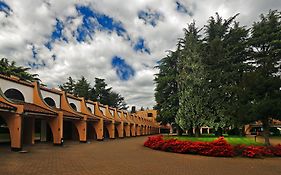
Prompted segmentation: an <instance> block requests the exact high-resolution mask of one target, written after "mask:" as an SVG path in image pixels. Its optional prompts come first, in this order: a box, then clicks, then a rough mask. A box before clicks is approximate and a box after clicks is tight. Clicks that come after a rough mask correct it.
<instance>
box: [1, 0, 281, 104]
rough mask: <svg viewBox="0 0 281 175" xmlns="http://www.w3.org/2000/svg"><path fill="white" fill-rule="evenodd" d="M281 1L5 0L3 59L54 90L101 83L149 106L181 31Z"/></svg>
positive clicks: (249, 17)
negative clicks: (69, 81)
mask: <svg viewBox="0 0 281 175" xmlns="http://www.w3.org/2000/svg"><path fill="white" fill-rule="evenodd" d="M269 9H281V1H280V0H236V1H233V0H200V1H198V0H162V1H160V0H128V1H124V0H85V1H84V0H76V1H75V0H59V1H58V0H24V1H20V0H4V1H3V0H0V58H2V57H6V58H8V59H10V60H14V61H16V62H17V64H18V65H22V66H26V67H31V68H32V73H37V74H39V76H40V79H41V80H42V81H43V82H44V83H45V84H47V85H48V86H49V87H57V85H58V84H61V83H62V82H65V81H66V78H67V77H69V76H72V77H73V78H76V79H77V78H79V77H81V76H82V75H83V76H85V77H86V78H87V79H88V80H89V81H90V82H92V83H93V81H94V78H95V77H99V78H104V79H106V82H107V83H108V85H109V86H112V87H113V89H114V90H115V91H117V92H119V93H121V94H122V95H123V96H124V97H125V100H126V102H127V103H128V104H129V105H136V106H138V107H141V106H144V107H152V106H153V105H154V104H155V101H154V88H155V85H154V83H153V78H154V74H156V73H157V69H154V66H156V65H157V62H158V61H159V60H160V59H161V58H163V57H164V56H165V55H166V51H167V50H173V49H174V48H175V45H176V42H177V39H178V38H180V37H182V35H183V30H182V29H183V28H184V27H186V24H187V23H190V22H191V21H192V20H195V21H196V23H197V25H198V26H203V25H204V24H205V23H206V21H207V20H208V18H209V17H210V16H212V15H214V14H215V13H216V12H218V13H219V14H220V15H222V16H223V17H224V18H228V17H230V16H232V15H234V14H236V13H240V15H239V16H238V18H237V20H238V21H240V22H241V24H242V25H251V24H252V22H253V21H256V20H258V16H259V14H261V13H266V12H268V10H269Z"/></svg>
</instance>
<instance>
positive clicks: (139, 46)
mask: <svg viewBox="0 0 281 175" xmlns="http://www.w3.org/2000/svg"><path fill="white" fill-rule="evenodd" d="M134 50H135V51H136V52H142V53H144V52H146V53H148V54H150V49H149V48H148V47H147V46H146V44H145V41H144V39H143V38H139V39H138V41H137V43H136V44H135V45H134Z"/></svg>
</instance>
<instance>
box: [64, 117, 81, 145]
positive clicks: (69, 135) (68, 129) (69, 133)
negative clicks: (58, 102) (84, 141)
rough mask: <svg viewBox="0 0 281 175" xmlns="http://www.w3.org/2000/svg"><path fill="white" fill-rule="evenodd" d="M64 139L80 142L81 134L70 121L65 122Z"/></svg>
mask: <svg viewBox="0 0 281 175" xmlns="http://www.w3.org/2000/svg"><path fill="white" fill-rule="evenodd" d="M63 139H64V140H79V133H78V130H77V128H76V127H75V125H74V123H73V122H72V121H70V120H64V121H63Z"/></svg>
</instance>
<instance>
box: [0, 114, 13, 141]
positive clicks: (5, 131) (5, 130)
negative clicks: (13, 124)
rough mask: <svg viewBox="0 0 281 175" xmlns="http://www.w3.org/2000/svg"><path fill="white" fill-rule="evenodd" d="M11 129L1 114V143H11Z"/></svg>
mask: <svg viewBox="0 0 281 175" xmlns="http://www.w3.org/2000/svg"><path fill="white" fill-rule="evenodd" d="M10 142H11V139H10V130H9V127H8V125H7V123H6V121H5V120H4V119H3V118H2V117H1V116H0V143H1V144H6V143H10Z"/></svg>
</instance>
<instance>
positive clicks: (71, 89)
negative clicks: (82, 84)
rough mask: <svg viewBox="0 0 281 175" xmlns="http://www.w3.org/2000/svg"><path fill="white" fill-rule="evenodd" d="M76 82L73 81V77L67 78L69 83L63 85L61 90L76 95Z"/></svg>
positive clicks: (60, 86)
mask: <svg viewBox="0 0 281 175" xmlns="http://www.w3.org/2000/svg"><path fill="white" fill-rule="evenodd" d="M75 84H76V82H75V81H74V80H73V79H72V77H68V78H67V82H66V83H63V84H62V85H59V88H60V89H61V90H63V91H65V92H67V93H71V94H73V93H74V88H75Z"/></svg>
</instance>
